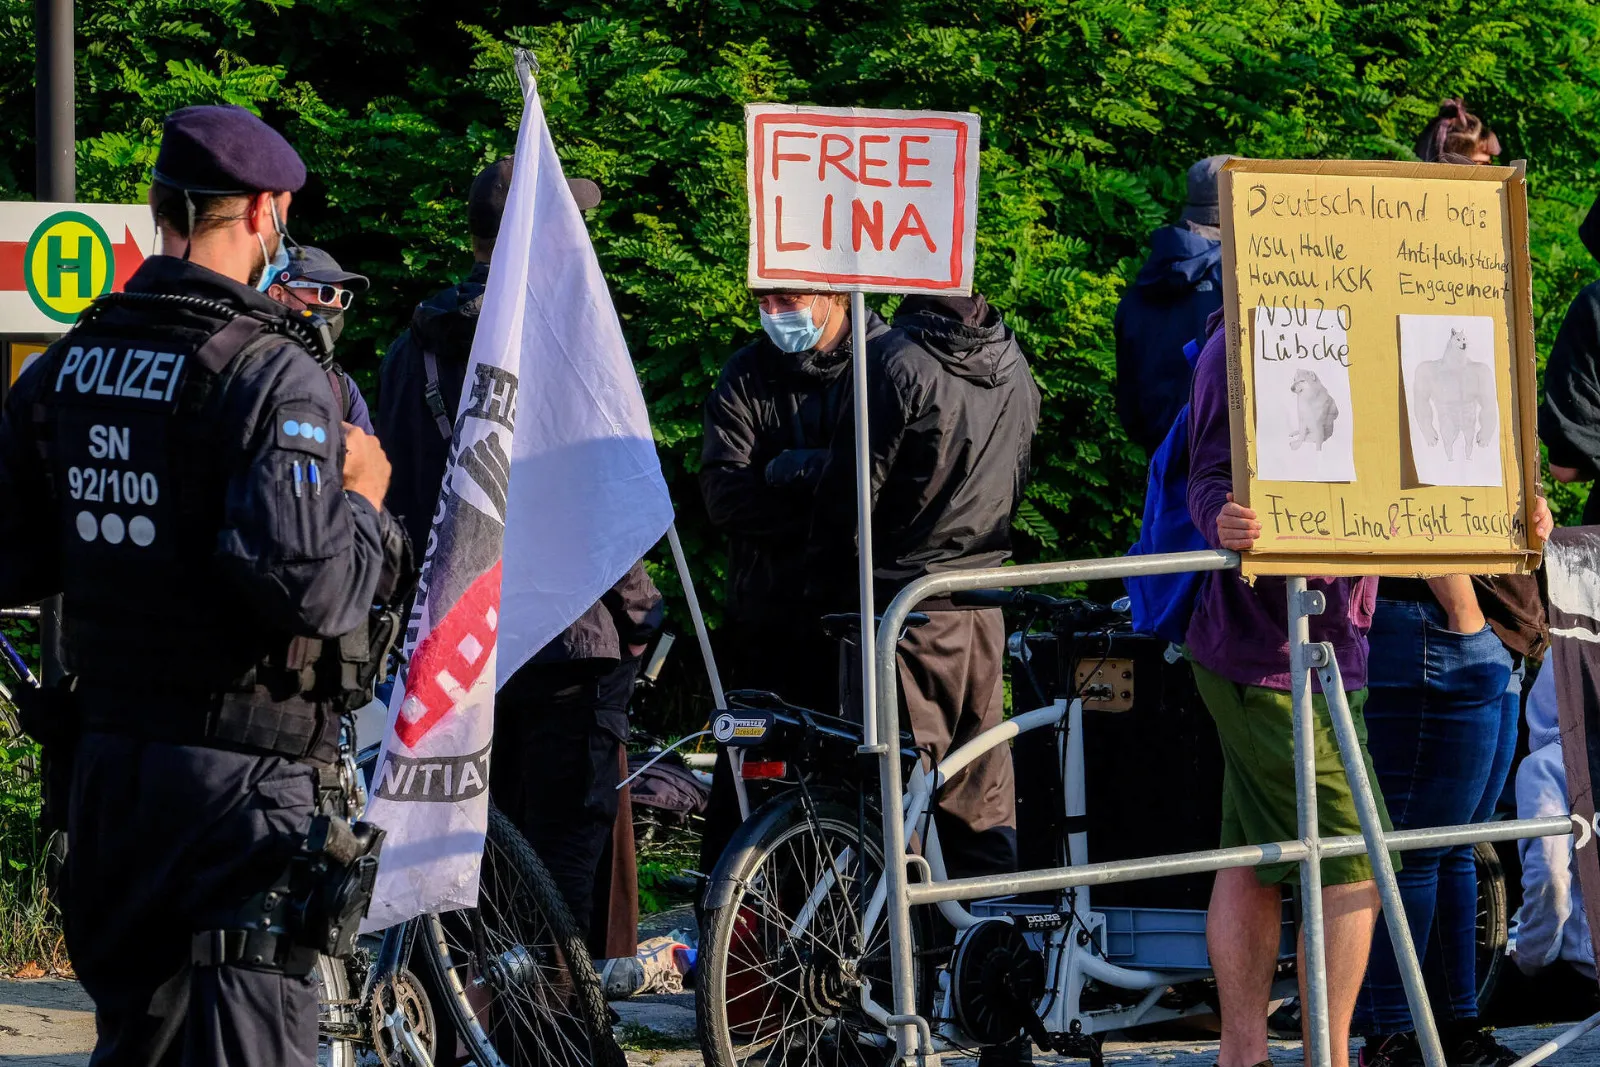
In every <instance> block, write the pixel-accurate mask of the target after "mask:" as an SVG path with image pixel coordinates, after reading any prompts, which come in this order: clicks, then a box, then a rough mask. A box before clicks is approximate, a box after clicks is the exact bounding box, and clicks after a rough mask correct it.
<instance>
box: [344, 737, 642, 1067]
mask: <svg viewBox="0 0 1600 1067" xmlns="http://www.w3.org/2000/svg"><path fill="white" fill-rule="evenodd" d="M377 755H378V746H375V745H374V746H371V747H369V748H368V749H367V750H365V751H364V752H363V753H362V754H361V756H360V758H359V760H358V764H359V768H360V771H359V773H360V774H361V775H363V776H364V777H365V776H370V775H371V773H372V769H373V766H374V764H375V762H376V760H377ZM478 892H479V898H478V899H479V904H478V906H477V907H476V908H472V909H468V910H465V911H458V912H450V913H447V914H442V915H439V914H428V915H423V916H420V917H418V918H416V919H411V920H408V921H407V922H403V923H400V924H399V925H397V926H392V927H389V928H388V929H386V930H384V931H383V932H382V933H381V935H375V939H376V940H377V942H378V943H377V946H376V949H375V951H374V950H373V949H372V948H371V943H372V940H374V939H373V938H369V939H366V943H367V947H366V948H365V950H364V951H363V952H361V953H359V954H358V955H357V956H356V957H355V958H353V959H352V960H350V961H348V965H347V963H346V961H341V960H334V959H330V958H328V957H320V958H319V959H318V961H317V968H316V972H315V974H314V980H315V981H316V982H317V983H318V985H319V1004H320V1007H319V1013H318V1014H319V1019H318V1030H319V1034H320V1045H319V1049H318V1057H317V1058H318V1063H319V1064H322V1065H325V1067H355V1064H356V1063H357V1062H358V1054H359V1053H361V1052H363V1051H367V1050H370V1051H371V1052H373V1053H374V1054H375V1055H376V1057H377V1059H378V1061H379V1062H380V1063H381V1064H383V1065H385V1067H391V1065H396V1064H406V1065H408V1067H431V1065H432V1064H433V1062H434V1059H435V1057H436V1056H437V1055H439V1052H440V1050H441V1049H442V1048H443V1047H444V1045H443V1043H442V1042H443V1040H444V1038H445V1036H446V1035H450V1034H453V1035H455V1036H459V1038H460V1039H461V1043H462V1045H463V1046H465V1052H466V1055H467V1056H468V1057H469V1058H470V1059H471V1060H472V1061H473V1062H474V1063H476V1064H477V1065H479V1067H521V1065H529V1064H541V1065H542V1064H548V1065H550V1067H591V1065H593V1067H624V1065H625V1064H626V1059H625V1057H624V1056H623V1053H622V1051H621V1049H620V1048H619V1047H618V1046H617V1044H616V1041H615V1039H614V1038H613V1037H612V1035H611V1022H610V1012H609V1009H608V1008H607V1005H606V1001H605V994H604V991H603V989H602V986H601V983H600V979H599V976H598V975H597V974H596V973H595V970H594V965H593V963H592V961H591V960H590V958H589V951H588V948H587V945H586V943H585V938H584V936H583V934H582V933H580V932H579V931H578V929H577V926H576V924H575V923H574V922H573V920H572V917H571V915H570V913H569V912H568V910H567V906H566V904H565V903H564V902H563V901H562V899H561V894H560V891H559V890H558V889H557V888H556V885H555V882H554V881H553V880H552V879H551V877H550V874H549V872H548V871H547V870H546V869H545V866H544V864H543V862H541V861H540V859H539V857H538V855H537V854H536V853H535V852H534V850H533V848H532V847H531V846H530V845H529V844H528V842H527V840H526V839H525V838H523V836H522V834H521V833H520V832H519V831H518V830H517V828H516V827H515V826H513V825H512V823H511V821H510V820H509V819H508V818H506V816H505V815H503V814H502V813H501V812H500V810H499V809H498V808H496V807H494V805H493V804H492V803H491V804H490V807H489V825H488V831H487V835H486V838H485V843H484V857H483V868H482V873H481V875H480V878H479V891H478ZM419 952H420V954H421V957H422V964H423V967H424V975H418V974H417V973H416V972H415V971H413V970H412V966H411V965H412V962H413V960H414V959H415V958H416V955H417V953H419ZM352 988H354V989H355V990H356V994H355V995H352V994H351V990H352ZM430 994H433V995H437V996H438V997H439V998H441V999H442V1000H443V1002H444V1005H443V1006H444V1007H445V1008H446V1009H447V1011H448V1019H447V1020H440V1019H438V1018H437V1016H436V1014H435V1012H434V1006H433V1002H432V998H431V996H430ZM443 1022H448V1024H449V1025H448V1027H446V1026H444V1025H442V1023H443Z"/></svg>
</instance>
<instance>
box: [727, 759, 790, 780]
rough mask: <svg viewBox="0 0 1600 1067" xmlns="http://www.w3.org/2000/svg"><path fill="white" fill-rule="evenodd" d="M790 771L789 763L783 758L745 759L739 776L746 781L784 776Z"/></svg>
mask: <svg viewBox="0 0 1600 1067" xmlns="http://www.w3.org/2000/svg"><path fill="white" fill-rule="evenodd" d="M788 773H789V765H788V764H787V763H785V762H783V761H782V760H745V761H744V766H743V767H742V768H741V769H740V772H739V776H740V777H741V778H744V779H745V780H746V781H751V780H757V779H762V778H782V777H783V776H784V775H785V774H788Z"/></svg>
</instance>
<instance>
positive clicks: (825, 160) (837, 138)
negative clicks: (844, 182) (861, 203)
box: [817, 133, 856, 182]
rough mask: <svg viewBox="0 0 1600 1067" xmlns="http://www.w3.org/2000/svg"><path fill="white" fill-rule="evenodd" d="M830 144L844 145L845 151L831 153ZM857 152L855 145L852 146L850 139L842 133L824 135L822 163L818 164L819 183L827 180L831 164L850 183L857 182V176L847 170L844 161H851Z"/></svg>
mask: <svg viewBox="0 0 1600 1067" xmlns="http://www.w3.org/2000/svg"><path fill="white" fill-rule="evenodd" d="M830 143H832V144H838V145H842V146H843V151H839V152H830V151H828V145H829V144H830ZM855 150H856V146H855V145H854V144H852V143H851V142H850V138H848V137H846V136H845V135H844V134H842V133H825V134H823V135H822V154H821V160H820V162H818V163H817V181H819V182H820V181H825V180H827V170H828V165H829V164H830V163H831V164H832V165H833V169H834V170H837V171H838V172H839V173H840V174H843V175H844V176H845V177H846V178H847V179H849V180H850V181H855V180H856V176H855V175H854V174H851V173H850V172H849V171H848V170H846V169H845V166H844V161H845V160H847V159H849V158H850V157H851V156H852V155H854V154H855Z"/></svg>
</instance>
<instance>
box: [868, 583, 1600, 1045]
mask: <svg viewBox="0 0 1600 1067" xmlns="http://www.w3.org/2000/svg"><path fill="white" fill-rule="evenodd" d="M1238 565H1239V557H1238V555H1237V554H1236V553H1233V552H1224V551H1200V552H1178V553H1171V554H1166V555H1151V556H1123V557H1116V558H1112V559H1091V560H1077V561H1070V562H1064V563H1036V564H1028V565H1024V566H1018V567H993V568H985V569H981V570H969V571H949V572H942V573H938V574H930V575H927V576H925V577H923V578H920V579H918V580H916V581H914V582H912V583H911V584H910V585H908V586H906V587H905V588H904V589H902V590H901V591H900V593H899V595H898V596H896V597H895V598H894V600H893V601H892V602H891V603H890V605H889V607H888V609H887V610H886V611H885V612H884V614H883V623H882V625H881V626H880V627H879V628H878V632H877V639H876V643H875V648H874V649H873V650H872V652H871V653H870V658H871V660H872V661H873V662H872V667H871V669H872V670H873V671H874V672H875V681H876V685H875V686H870V687H867V689H868V692H867V693H866V699H865V701H864V709H863V722H862V730H863V744H862V746H861V749H860V751H861V752H862V753H863V754H865V755H873V756H876V757H877V758H878V761H879V771H880V774H879V787H880V789H881V796H882V805H883V806H882V812H883V815H884V817H883V844H884V857H885V862H884V875H885V882H886V885H887V890H888V899H887V901H886V908H885V911H886V919H887V922H888V928H889V955H890V962H891V965H892V969H893V970H892V973H893V999H892V1014H891V1015H890V1017H889V1023H890V1026H891V1032H892V1035H893V1037H894V1040H895V1043H896V1048H897V1054H898V1061H908V1060H909V1061H911V1062H914V1063H917V1064H919V1065H928V1064H936V1063H937V1062H938V1061H939V1054H938V1053H937V1052H936V1051H935V1050H934V1048H933V1046H932V1043H931V1032H930V1030H929V1027H928V1024H927V1021H926V1020H924V1019H922V1018H920V1017H919V1016H918V1015H917V1007H916V1003H915V992H914V989H913V982H912V974H913V967H912V941H911V913H910V909H911V908H912V907H915V906H917V905H925V904H936V903H938V902H939V901H947V900H975V899H978V898H981V897H988V896H1005V895H1010V894H1014V893H1031V892H1036V891H1045V890H1061V889H1067V888H1071V887H1074V886H1094V885H1107V884H1110V883H1114V882H1129V881H1135V880H1138V879H1143V878H1158V877H1165V876H1170V875H1179V874H1199V873H1205V872H1210V871H1220V870H1225V869H1229V868H1234V867H1256V866H1261V865H1263V864H1274V863H1298V864H1300V884H1301V887H1302V894H1301V896H1302V930H1303V933H1304V937H1305V961H1304V962H1305V969H1306V989H1307V993H1308V997H1307V1001H1308V1002H1307V1003H1306V1004H1305V1005H1304V1012H1305V1016H1306V1019H1307V1023H1308V1024H1309V1025H1308V1029H1309V1032H1310V1046H1311V1048H1310V1052H1311V1062H1312V1063H1313V1064H1315V1065H1316V1067H1330V1063H1331V1058H1330V1045H1329V1037H1328V1002H1327V971H1326V967H1325V963H1324V937H1325V929H1324V924H1323V916H1322V895H1321V892H1320V889H1321V884H1322V883H1321V861H1322V860H1323V859H1331V858H1335V857H1340V856H1359V855H1366V856H1369V857H1371V858H1372V864H1373V871H1374V875H1375V878H1376V881H1377V883H1378V891H1379V895H1380V897H1381V899H1382V903H1383V915H1384V919H1385V921H1386V922H1387V923H1388V924H1389V931H1390V940H1391V942H1392V944H1393V945H1394V946H1395V950H1396V955H1397V957H1398V963H1399V965H1400V971H1401V976H1402V978H1403V979H1404V982H1405V987H1406V995H1407V1000H1408V1001H1409V1003H1410V1008H1411V1016H1412V1018H1413V1019H1414V1020H1416V1021H1417V1031H1418V1033H1417V1036H1418V1039H1419V1042H1420V1043H1421V1046H1422V1052H1423V1059H1424V1061H1425V1062H1426V1063H1427V1065H1428V1067H1445V1064H1444V1056H1443V1052H1442V1050H1441V1049H1440V1046H1439V1038H1438V1034H1437V1032H1436V1030H1435V1028H1434V1025H1433V1013H1432V1011H1431V1010H1430V1009H1429V1005H1428V996H1427V991H1426V989H1425V988H1424V985H1423V980H1422V971H1421V967H1420V965H1419V964H1418V961H1417V958H1416V952H1415V948H1414V946H1413V945H1412V942H1411V936H1410V932H1409V928H1408V927H1407V925H1406V917H1405V907H1404V905H1403V904H1402V903H1401V900H1400V891H1399V886H1398V884H1397V883H1396V881H1395V877H1394V869H1393V866H1392V864H1391V862H1390V859H1389V853H1390V852H1403V851H1407V850H1410V849H1418V848H1437V847H1441V846H1451V845H1464V844H1473V843H1476V842H1479V841H1511V840H1518V839H1522V838H1530V837H1554V836H1558V835H1561V834H1576V835H1577V837H1578V841H1577V847H1579V848H1581V847H1583V846H1585V845H1586V844H1587V843H1588V842H1589V839H1590V837H1591V836H1592V834H1591V829H1592V828H1591V827H1590V826H1589V825H1588V824H1587V823H1585V822H1584V821H1583V820H1581V819H1579V818H1578V817H1577V816H1567V817H1550V818H1543V819H1519V820H1512V821H1507V822H1496V823H1481V824H1474V825H1465V826H1444V827H1434V828H1431V829H1423V830H1406V831H1400V832H1395V833H1388V834H1386V833H1384V832H1383V830H1382V827H1381V825H1380V823H1379V820H1378V815H1377V808H1376V804H1375V801H1374V798H1373V796H1372V791H1371V786H1370V784H1369V783H1368V781H1367V777H1366V774H1365V770H1364V766H1363V764H1362V762H1361V753H1360V748H1359V744H1358V742H1357V738H1356V732H1355V724H1354V720H1353V718H1352V716H1351V713H1350V708H1349V705H1348V703H1347V702H1346V700H1345V696H1344V689H1343V685H1342V682H1341V680H1340V676H1339V667H1338V663H1337V662H1336V661H1335V659H1334V656H1333V648H1332V646H1331V645H1328V644H1325V643H1313V642H1312V641H1311V640H1310V634H1309V629H1310V627H1309V622H1308V620H1309V618H1310V617H1311V616H1312V615H1316V614H1320V613H1321V612H1322V610H1323V607H1324V602H1323V597H1322V594H1321V593H1319V592H1315V591H1310V590H1307V588H1306V580H1305V579H1304V578H1290V579H1288V580H1287V581H1288V594H1289V595H1288V600H1289V617H1288V620H1287V623H1288V629H1289V657H1290V677H1291V687H1292V692H1293V705H1294V734H1295V763H1296V775H1295V795H1296V800H1297V807H1298V814H1299V829H1300V839H1299V840H1298V841H1279V842H1275V843H1271V844H1264V845H1247V846H1243V847H1240V848H1226V849H1211V850H1207V851H1204V852H1190V853H1184V854H1181V855H1175V856H1157V857H1152V858H1148V859H1136V860H1118V861H1115V862H1109V863H1090V864H1084V865H1080V866H1075V867H1074V866H1067V867H1057V868H1049V869H1045V870H1037V871H1024V872H1019V873H1016V874H1005V875H991V876H985V877H976V878H955V879H946V880H943V881H939V880H934V879H933V878H931V877H930V876H929V875H930V872H928V871H927V870H926V869H925V868H926V865H925V864H923V865H922V867H923V880H922V881H919V882H916V883H913V882H911V881H910V879H909V878H908V877H907V868H908V866H909V865H912V864H919V863H920V860H921V858H920V857H917V856H914V855H907V854H906V836H905V828H904V827H903V825H902V824H901V822H900V819H899V818H898V817H897V815H898V813H899V812H900V810H901V804H902V797H903V795H904V785H903V784H902V782H901V778H900V774H901V752H900V749H899V746H898V745H890V744H882V743H880V742H879V740H878V739H879V738H880V737H894V736H897V735H898V731H899V689H898V686H899V676H898V671H897V670H896V669H895V643H896V639H897V638H898V635H899V633H900V629H901V626H902V624H903V623H904V622H905V619H906V617H907V616H908V615H909V614H910V613H911V611H912V610H913V609H914V608H915V607H916V606H917V605H918V604H920V603H922V602H923V601H925V600H928V599H930V598H933V597H939V596H947V595H949V594H951V593H960V592H969V591H973V590H980V589H1002V588H1009V587H1013V586H1032V585H1044V584H1048V583H1056V582H1082V581H1095V580H1104V579H1112V578H1128V577H1134V576H1139V575H1156V574H1178V573H1183V572H1191V571H1222V570H1232V569H1235V568H1236V567H1238ZM1312 671H1316V672H1317V673H1318V675H1319V677H1320V679H1321V681H1322V688H1323V691H1324V693H1326V694H1327V695H1328V711H1329V714H1330V717H1331V718H1332V721H1333V725H1334V732H1335V736H1336V738H1337V740H1338V743H1339V745H1338V747H1339V750H1340V758H1341V760H1342V761H1343V764H1344V768H1345V775H1346V777H1347V778H1348V779H1349V781H1350V785H1351V790H1352V792H1353V793H1354V795H1355V800H1356V806H1357V813H1358V814H1359V816H1360V820H1361V829H1362V832H1361V835H1360V836H1350V837H1333V838H1323V837H1321V836H1320V835H1319V834H1318V832H1317V801H1316V765H1315V755H1314V752H1313V751H1312V746H1311V744H1310V742H1311V730H1312V705H1311V672H1312ZM874 690H875V692H874ZM891 856H897V857H899V858H900V859H899V862H890V861H889V857H891ZM1596 1026H1600V1015H1596V1016H1594V1017H1593V1018H1591V1019H1588V1020H1586V1021H1584V1022H1582V1023H1580V1024H1578V1025H1577V1026H1575V1027H1573V1028H1572V1029H1571V1030H1569V1031H1568V1032H1567V1033H1565V1034H1563V1035H1562V1036H1561V1037H1559V1038H1557V1039H1555V1040H1553V1041H1551V1042H1548V1043H1547V1044H1545V1045H1544V1046H1541V1047H1540V1048H1539V1049H1536V1050H1535V1051H1534V1052H1533V1053H1531V1054H1529V1055H1528V1056H1525V1057H1524V1058H1523V1059H1521V1060H1519V1061H1518V1062H1517V1063H1516V1064H1514V1065H1513V1067H1532V1065H1533V1064H1535V1063H1538V1062H1540V1061H1541V1060H1542V1059H1543V1058H1544V1057H1546V1056H1548V1055H1550V1054H1551V1053H1552V1052H1555V1051H1556V1050H1557V1049H1559V1048H1562V1047H1564V1046H1565V1045H1567V1044H1570V1043H1571V1042H1572V1041H1574V1040H1576V1039H1577V1038H1578V1037H1580V1036H1582V1035H1583V1034H1584V1033H1587V1032H1589V1031H1590V1030H1592V1029H1594V1028H1595V1027H1596Z"/></svg>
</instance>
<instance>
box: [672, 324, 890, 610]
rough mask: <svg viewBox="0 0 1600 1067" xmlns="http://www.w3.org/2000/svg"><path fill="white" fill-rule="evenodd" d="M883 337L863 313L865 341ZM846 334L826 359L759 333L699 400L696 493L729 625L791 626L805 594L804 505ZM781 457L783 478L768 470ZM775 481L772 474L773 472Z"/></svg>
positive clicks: (841, 392)
mask: <svg viewBox="0 0 1600 1067" xmlns="http://www.w3.org/2000/svg"><path fill="white" fill-rule="evenodd" d="M888 332H889V327H888V326H887V325H886V324H885V323H884V321H883V320H882V319H881V318H879V317H878V316H877V315H876V314H875V313H874V312H872V311H871V310H868V312H867V340H868V342H869V345H870V343H871V342H873V341H874V340H875V339H876V338H879V337H882V336H883V335H885V334H887V333H888ZM851 344H852V341H851V335H850V334H849V333H846V334H845V340H844V343H843V344H841V345H840V346H839V347H838V348H836V349H834V350H833V351H832V352H829V353H826V354H818V353H815V352H808V353H803V354H790V353H785V352H780V351H779V350H778V348H777V346H776V345H774V344H773V343H772V342H771V341H769V340H768V339H767V338H766V336H765V335H763V336H762V337H761V338H760V339H759V340H756V341H753V342H751V343H750V344H748V345H746V346H745V347H743V348H741V349H739V351H737V352H735V353H734V354H733V358H732V359H730V360H728V365H727V366H726V367H724V368H723V369H722V377H721V378H720V379H718V381H717V388H716V389H715V390H714V391H713V392H712V394H711V396H710V397H709V398H707V400H706V406H705V444H704V446H703V448H702V450H701V454H700V492H701V495H702V496H703V497H704V499H705V505H706V513H707V515H709V516H710V518H711V522H712V525H714V526H716V527H717V528H718V529H719V530H721V531H722V532H723V533H725V534H727V535H728V599H727V605H728V615H729V617H730V619H731V620H732V621H734V622H737V623H744V624H752V625H764V624H768V623H772V624H781V623H784V622H786V621H792V620H794V609H793V605H794V602H795V600H796V599H798V598H799V597H800V596H801V595H802V594H803V593H804V591H805V566H806V539H807V537H808V536H809V534H810V530H811V498H812V493H813V491H814V489H815V487H816V484H817V478H818V476H819V475H820V474H821V471H822V465H823V462H824V461H825V460H826V458H827V451H826V450H827V448H828V446H829V444H830V443H831V442H832V440H833V432H834V428H835V426H836V425H838V423H839V415H840V412H841V410H843V405H844V400H843V398H844V396H845V395H846V394H845V385H846V379H848V378H849V374H848V373H847V371H848V369H849V366H850V352H851ZM783 453H789V455H788V456H787V457H785V458H786V459H787V460H790V461H793V462H792V463H791V467H792V468H793V470H792V471H791V472H790V475H791V476H790V477H787V478H784V477H777V478H774V481H778V482H780V483H781V484H776V485H775V484H772V482H769V481H768V478H767V467H768V465H769V464H771V463H772V462H773V460H776V459H778V458H779V456H780V455H782V454H783ZM774 474H775V475H776V474H778V471H776V470H775V471H774Z"/></svg>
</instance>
